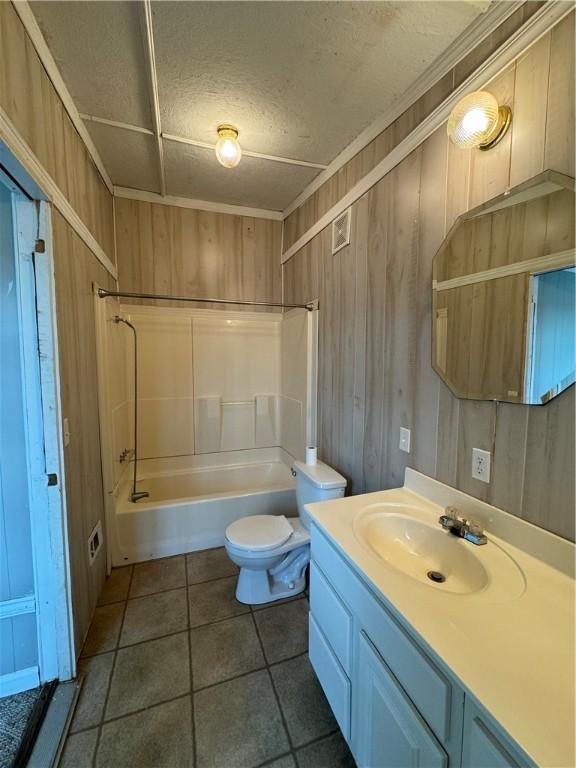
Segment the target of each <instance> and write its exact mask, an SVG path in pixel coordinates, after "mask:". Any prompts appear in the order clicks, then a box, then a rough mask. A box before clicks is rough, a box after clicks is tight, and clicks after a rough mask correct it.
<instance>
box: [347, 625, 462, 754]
mask: <svg viewBox="0 0 576 768" xmlns="http://www.w3.org/2000/svg"><path fill="white" fill-rule="evenodd" d="M354 695H355V696H357V707H356V717H357V723H356V734H357V737H356V745H357V749H356V751H357V754H356V755H355V757H356V760H357V762H358V765H359V768H404V767H405V768H424V767H425V768H446V766H447V765H448V756H447V755H446V753H445V752H444V750H443V749H442V747H441V746H440V745H439V744H438V742H437V741H436V739H435V737H434V735H433V734H432V732H431V731H430V729H429V728H428V726H427V725H426V723H425V722H424V720H423V719H422V718H421V717H420V715H419V714H418V712H417V711H416V709H415V708H414V705H413V704H412V702H411V701H410V699H408V697H407V696H406V694H405V693H404V691H403V690H402V689H401V688H400V686H399V685H398V683H397V682H396V680H395V679H394V677H393V676H392V673H391V672H390V670H389V669H388V667H387V666H386V664H385V663H384V661H383V660H382V658H381V657H380V655H379V654H378V652H377V651H376V650H375V648H374V646H373V645H372V643H371V642H370V641H369V639H368V638H367V636H366V635H365V634H364V632H362V633H361V635H360V638H359V647H358V690H357V691H355V692H354Z"/></svg>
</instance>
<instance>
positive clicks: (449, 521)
mask: <svg viewBox="0 0 576 768" xmlns="http://www.w3.org/2000/svg"><path fill="white" fill-rule="evenodd" d="M438 522H439V523H440V525H441V526H442V528H444V529H445V530H447V531H449V530H451V529H452V528H453V527H454V526H455V525H456V523H457V522H458V510H457V509H456V507H446V508H445V509H444V514H443V515H440V517H439V518H438Z"/></svg>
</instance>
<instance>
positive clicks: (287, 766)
mask: <svg viewBox="0 0 576 768" xmlns="http://www.w3.org/2000/svg"><path fill="white" fill-rule="evenodd" d="M266 768H296V763H295V762H294V758H293V757H292V755H284V757H279V758H278V760H274V761H273V762H271V763H266Z"/></svg>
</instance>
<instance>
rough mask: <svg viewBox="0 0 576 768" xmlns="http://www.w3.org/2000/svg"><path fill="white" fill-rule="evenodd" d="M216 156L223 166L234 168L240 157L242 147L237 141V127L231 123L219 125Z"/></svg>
mask: <svg viewBox="0 0 576 768" xmlns="http://www.w3.org/2000/svg"><path fill="white" fill-rule="evenodd" d="M217 132H218V141H217V142H216V147H215V150H216V157H217V158H218V162H219V163H220V165H223V166H224V168H235V167H236V166H237V165H238V163H239V162H240V160H241V159H242V149H241V148H240V143H239V142H238V129H237V128H234V126H233V125H219V126H218V129H217Z"/></svg>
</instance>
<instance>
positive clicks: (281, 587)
mask: <svg viewBox="0 0 576 768" xmlns="http://www.w3.org/2000/svg"><path fill="white" fill-rule="evenodd" d="M293 585H294V586H293V588H292V589H290V587H289V585H288V584H282V583H281V582H277V581H275V580H274V579H273V577H272V576H270V573H269V572H268V571H252V570H250V569H249V568H241V569H240V575H239V576H238V584H237V585H236V600H238V602H239V603H244V604H245V605H261V604H262V603H271V602H273V601H274V600H283V599H284V598H286V597H293V596H294V595H299V594H300V593H301V592H303V591H304V590H305V588H306V579H305V577H304V575H302V576H301V578H299V579H297V580H296V581H295V582H293Z"/></svg>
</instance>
